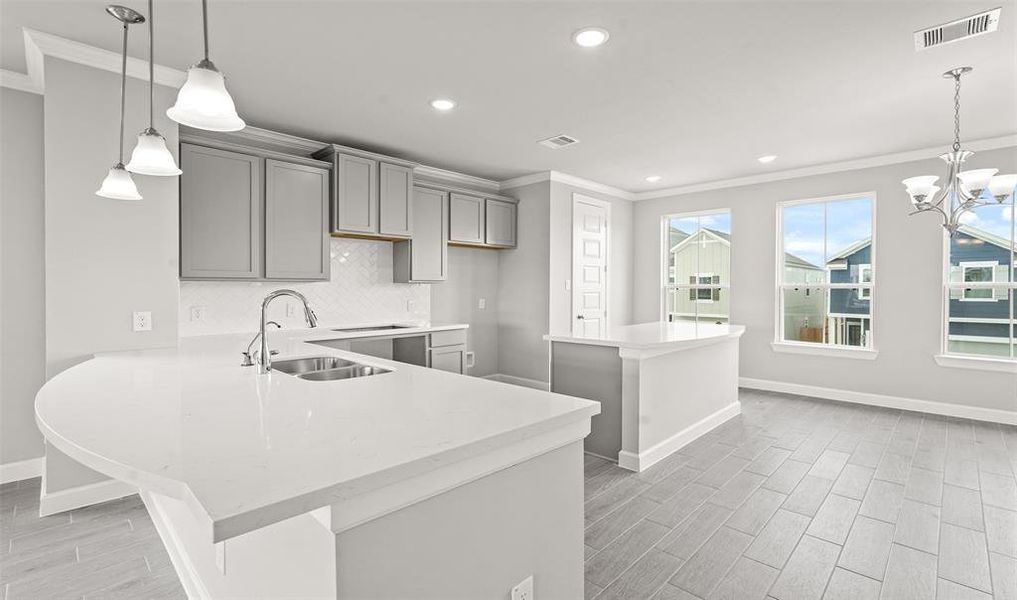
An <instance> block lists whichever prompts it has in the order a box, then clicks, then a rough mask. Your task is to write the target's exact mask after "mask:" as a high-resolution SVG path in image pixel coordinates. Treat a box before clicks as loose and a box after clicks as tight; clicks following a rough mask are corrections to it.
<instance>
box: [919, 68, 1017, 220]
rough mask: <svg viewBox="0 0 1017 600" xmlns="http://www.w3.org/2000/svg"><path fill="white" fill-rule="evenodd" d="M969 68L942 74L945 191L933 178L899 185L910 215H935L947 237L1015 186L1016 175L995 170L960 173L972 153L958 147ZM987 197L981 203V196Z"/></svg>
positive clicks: (998, 201)
mask: <svg viewBox="0 0 1017 600" xmlns="http://www.w3.org/2000/svg"><path fill="white" fill-rule="evenodd" d="M971 70H972V69H971V67H959V68H957V69H951V70H949V71H947V72H946V73H943V77H944V78H946V79H953V81H954V93H953V149H952V150H951V151H950V152H947V153H945V154H941V155H940V156H939V158H941V159H942V160H943V162H945V163H946V164H947V176H946V181H945V186H946V187H945V188H944V189H940V187H939V186H937V185H936V182H937V181H939V177H938V176H936V175H921V176H919V177H909V178H908V179H905V180H904V181H902V182H901V183H903V184H904V187H905V188H906V189H907V192H908V195H909V196H910V197H911V205H912V206H913V207H914V211H913V212H912V213H911V214H912V215H916V214H918V213H925V212H934V213H938V214H939V216H940V217H941V218H942V219H943V227H945V228H946V230H947V231H948V232H950V235H951V236H953V235H954V234H955V233H957V228H958V227H960V225H961V217H962V215H963V214H964V213H966V212H967V211H969V210H972V209H974V208H976V207H979V206H988V205H992V204H1002V203H1004V202H1006V200H1007V199H1008V198H1009V197H1010V196H1012V195H1013V193H1014V187H1015V186H1017V175H996V173H997V172H998V171H999V169H972V170H970V171H961V170H960V169H961V166H962V165H963V164H964V161H965V160H967V159H968V158H970V157H971V155H973V154H974V152H971V151H970V150H962V149H961V143H960V88H961V77H962V76H963V75H965V74H967V73H970V72H971ZM986 191H988V197H987V198H986V199H984V200H983V199H982V196H983V195H984V194H985V192H986Z"/></svg>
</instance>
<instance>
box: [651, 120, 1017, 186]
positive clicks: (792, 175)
mask: <svg viewBox="0 0 1017 600" xmlns="http://www.w3.org/2000/svg"><path fill="white" fill-rule="evenodd" d="M1011 146H1017V133H1013V134H1010V135H1004V136H1000V137H994V138H985V139H981V140H973V141H970V142H964V149H965V150H972V151H985V150H996V149H999V148H1009V147H1011ZM944 150H945V148H944V147H942V146H937V147H934V148H922V149H919V150H909V151H906V152H895V153H893V154H881V155H878V156H870V157H868V158H859V159H853V160H843V161H838V162H832V163H825V164H820V165H813V166H809V167H801V168H798V169H788V170H786V171H776V172H773V173H764V174H760V175H749V176H746V177H735V178H731V179H720V180H717V181H708V182H703V183H694V184H689V185H684V186H677V187H672V188H665V189H661V190H653V191H649V192H637V193H635V194H633V196H634V198H633V200H652V199H654V198H667V197H669V196H682V195H685V194H694V193H698V192H706V191H710V190H719V189H724V188H732V187H740V186H746V185H755V184H759V183H769V182H772V181H782V180H785V179H797V178H799V177H810V176H813V175H827V174H830V173H840V172H842V171H855V170H858V169H870V168H872V167H884V166H886V165H895V164H899V163H907V162H914V161H920V160H927V159H930V158H934V157H936V156H939V155H940V154H942V153H943V151H944Z"/></svg>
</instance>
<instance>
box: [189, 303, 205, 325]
mask: <svg viewBox="0 0 1017 600" xmlns="http://www.w3.org/2000/svg"><path fill="white" fill-rule="evenodd" d="M204 320H205V307H204V306H192V307H191V322H193V323H196V322H198V321H204Z"/></svg>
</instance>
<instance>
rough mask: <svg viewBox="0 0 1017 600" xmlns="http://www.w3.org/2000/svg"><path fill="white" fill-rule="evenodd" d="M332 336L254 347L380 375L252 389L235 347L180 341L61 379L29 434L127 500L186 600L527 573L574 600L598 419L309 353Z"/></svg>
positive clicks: (432, 372) (345, 592)
mask: <svg viewBox="0 0 1017 600" xmlns="http://www.w3.org/2000/svg"><path fill="white" fill-rule="evenodd" d="M406 333H410V332H406ZM338 337H339V336H337V335H336V332H330V331H324V330H322V329H321V328H319V329H315V330H289V331H273V332H270V333H269V340H270V346H271V347H272V348H274V349H277V350H279V354H278V355H277V356H275V357H273V360H274V361H276V362H277V364H279V363H281V361H284V360H286V359H295V358H301V357H312V356H315V357H318V356H320V357H329V358H331V359H345V360H349V361H354V362H357V363H361V364H363V365H366V366H369V367H372V368H374V369H376V370H380V371H385V372H381V373H380V374H377V375H371V376H363V377H356V378H350V379H341V380H334V381H316V380H307V379H302V378H299V377H296V376H294V375H289V374H286V373H283V372H281V371H272V372H271V373H268V374H266V375H259V373H258V371H257V367H242V366H240V351H241V350H243V349H244V347H245V346H246V345H247V343H248V341H249V340H250V335H223V336H205V337H195V338H184V339H181V340H180V343H179V346H178V347H175V348H166V349H158V350H143V351H132V352H116V353H109V354H100V355H97V356H95V357H94V358H93V359H91V360H89V361H86V362H84V363H82V364H79V365H77V366H75V367H72V368H70V369H68V370H66V371H64V372H63V373H61V374H59V375H57V376H56V377H54V378H53V379H51V380H50V381H49V382H48V383H47V384H46V385H45V386H43V388H42V389H41V390H40V392H39V394H38V396H37V399H36V421H37V423H38V425H39V427H40V429H41V430H42V432H43V434H44V435H45V437H46V439H47V441H48V442H49V443H50V444H52V445H53V446H55V447H56V448H57V449H58V450H60V451H62V452H64V453H66V454H67V455H69V456H70V457H71V458H73V459H75V460H77V461H79V462H81V463H83V464H85V465H86V466H88V467H91V468H93V469H95V470H97V471H99V472H102V473H104V474H106V475H109V476H111V477H114V478H116V479H120V480H122V481H125V482H128V483H129V484H131V485H133V486H136V487H137V488H138V489H139V490H140V492H141V495H142V498H143V499H144V501H145V504H146V506H147V507H148V508H149V511H150V513H151V514H152V517H153V520H154V522H155V523H156V526H157V529H158V530H159V534H160V537H161V538H162V539H163V541H164V543H165V545H166V546H167V550H168V551H169V553H170V556H171V558H172V559H173V562H174V566H175V567H176V570H177V572H178V574H180V576H181V579H182V581H183V583H184V586H185V589H186V590H187V591H188V594H189V595H191V596H192V597H200V598H238V597H244V598H248V597H272V598H284V597H301V598H356V599H361V598H505V597H508V594H509V590H510V589H511V587H512V586H514V585H516V584H517V583H519V582H521V581H523V580H524V579H525V578H527V577H528V576H531V575H532V576H533V578H534V582H535V586H536V590H537V591H536V593H537V594H540V596H542V597H545V598H576V599H578V598H581V597H582V595H583V516H582V515H583V506H582V500H583V493H582V492H583V489H582V487H583V480H582V440H583V438H584V437H585V436H586V435H587V434H588V433H589V431H590V419H591V417H592V416H593V415H595V414H597V412H598V410H599V407H598V405H597V404H596V403H595V402H590V401H587V400H583V399H578V398H572V397H568V396H563V395H559V394H553V393H548V392H542V391H538V390H532V389H527V388H521V387H516V386H511V385H507V384H502V383H497V382H493V381H488V380H483V379H478V378H471V377H464V376H461V375H456V374H452V373H447V372H443V371H440V370H436V369H429V368H425V367H422V366H417V365H412V364H405V363H400V362H395V361H391V360H385V359H382V358H376V357H368V356H364V355H360V354H356V353H352V352H349V351H345V350H341V349H338V348H335V347H333V346H334V345H321V344H320V343H321V342H329V341H330V340H333V339H337V338H338ZM347 337H348V336H347ZM365 337H366V335H365Z"/></svg>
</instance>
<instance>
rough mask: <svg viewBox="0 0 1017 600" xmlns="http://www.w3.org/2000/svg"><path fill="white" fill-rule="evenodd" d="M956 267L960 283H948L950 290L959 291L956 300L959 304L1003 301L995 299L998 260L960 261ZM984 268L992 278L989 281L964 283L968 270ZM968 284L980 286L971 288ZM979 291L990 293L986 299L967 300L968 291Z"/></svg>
mask: <svg viewBox="0 0 1017 600" xmlns="http://www.w3.org/2000/svg"><path fill="white" fill-rule="evenodd" d="M957 266H958V267H959V268H960V277H961V280H960V281H956V282H955V281H951V282H950V289H960V290H961V297H960V298H958V300H959V301H960V302H998V301H1000V300H1003V298H996V290H995V286H996V267H998V266H999V261H998V260H973V261H961V262H959V263H957ZM984 268H988V269H989V275H990V276H991V277H992V279H991V280H989V281H965V280H964V277H965V275H966V273H967V270H968V269H984ZM970 283H978V284H981V285H979V286H976V287H972V286H970V285H967V284H970ZM1006 283H1007V284H1009V282H1006ZM981 289H988V290H989V291H991V292H992V293H991V294H989V297H988V298H969V297H968V292H969V291H972V290H981Z"/></svg>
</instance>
